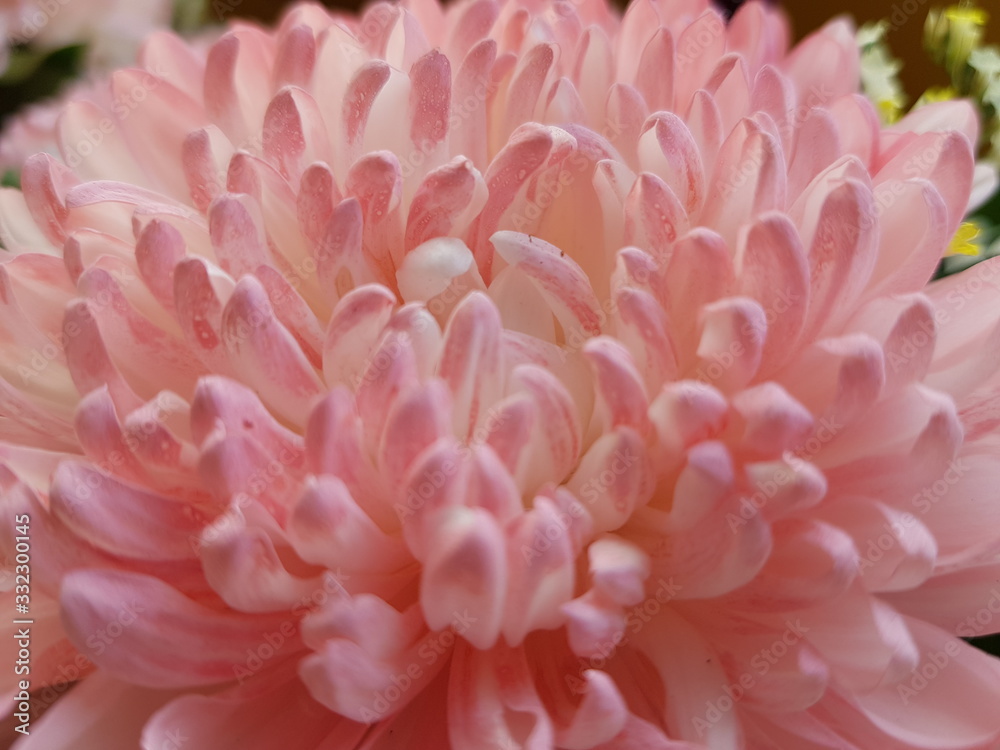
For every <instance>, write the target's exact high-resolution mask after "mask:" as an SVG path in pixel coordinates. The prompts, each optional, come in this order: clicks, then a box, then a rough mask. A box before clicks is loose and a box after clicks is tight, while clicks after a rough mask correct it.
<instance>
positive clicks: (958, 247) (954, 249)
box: [945, 221, 981, 258]
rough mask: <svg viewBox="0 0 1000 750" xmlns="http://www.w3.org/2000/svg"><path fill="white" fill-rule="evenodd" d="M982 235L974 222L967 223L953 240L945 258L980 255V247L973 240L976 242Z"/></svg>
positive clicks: (960, 228)
mask: <svg viewBox="0 0 1000 750" xmlns="http://www.w3.org/2000/svg"><path fill="white" fill-rule="evenodd" d="M980 234H981V230H980V229H979V226H978V225H977V224H976V223H975V222H972V221H967V222H965V223H963V224H962V226H960V227H959V228H958V231H957V232H955V236H954V237H953V238H952V240H951V244H950V245H949V246H948V252H946V253H945V257H946V258H947V257H950V256H952V255H978V254H979V245H977V244H976V243H975V242H973V240H975V239H976V238H977V237H978V236H979V235H980Z"/></svg>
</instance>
